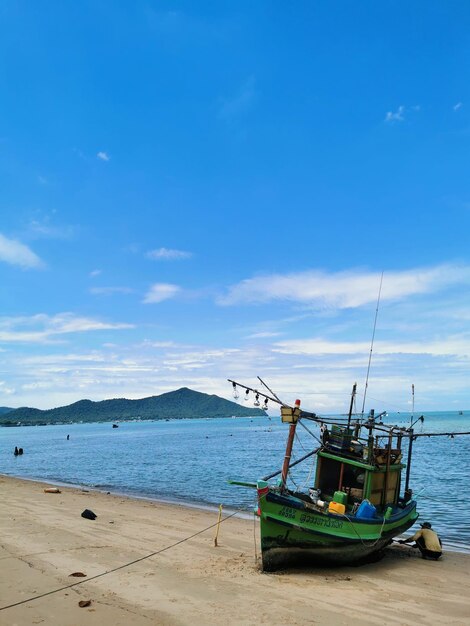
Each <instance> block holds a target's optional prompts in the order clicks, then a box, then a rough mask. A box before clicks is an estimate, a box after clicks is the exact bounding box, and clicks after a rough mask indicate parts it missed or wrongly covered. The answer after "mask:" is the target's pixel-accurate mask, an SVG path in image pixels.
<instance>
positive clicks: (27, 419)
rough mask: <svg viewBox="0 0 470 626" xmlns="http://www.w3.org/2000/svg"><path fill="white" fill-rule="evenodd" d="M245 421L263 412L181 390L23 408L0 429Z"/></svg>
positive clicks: (4, 418)
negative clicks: (163, 421)
mask: <svg viewBox="0 0 470 626" xmlns="http://www.w3.org/2000/svg"><path fill="white" fill-rule="evenodd" d="M232 415H236V416H237V417H248V416H254V415H266V412H265V411H263V410H262V409H257V408H247V407H244V406H240V405H239V404H237V403H236V402H231V401H230V400H225V399H224V398H219V396H215V395H208V394H206V393H200V392H199V391H193V390H192V389H188V388H187V387H182V388H181V389H178V390H177V391H170V392H168V393H163V394H162V395H160V396H151V397H150V398H142V399H141V400H126V399H125V398H118V399H114V400H102V401H101V402H92V401H91V400H79V401H78V402H74V403H73V404H69V405H68V406H62V407H58V408H57V409H48V410H45V411H43V410H41V409H33V408H28V407H22V408H20V409H8V412H5V413H3V414H2V413H0V426H17V425H21V426H34V425H38V424H41V425H43V424H70V423H73V422H116V421H119V420H133V419H142V420H158V419H172V418H177V419H188V418H201V417H231V416H232Z"/></svg>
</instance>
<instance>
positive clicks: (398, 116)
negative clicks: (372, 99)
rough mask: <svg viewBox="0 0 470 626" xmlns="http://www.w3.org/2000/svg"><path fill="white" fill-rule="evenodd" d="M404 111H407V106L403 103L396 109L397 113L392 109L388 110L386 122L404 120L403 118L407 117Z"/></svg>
mask: <svg viewBox="0 0 470 626" xmlns="http://www.w3.org/2000/svg"><path fill="white" fill-rule="evenodd" d="M404 113H405V107H404V106H403V105H400V106H399V107H398V109H397V110H396V111H395V113H393V112H392V111H388V113H387V115H386V116H385V121H386V122H403V120H404V119H405V118H404Z"/></svg>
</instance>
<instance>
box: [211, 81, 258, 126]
mask: <svg viewBox="0 0 470 626" xmlns="http://www.w3.org/2000/svg"><path fill="white" fill-rule="evenodd" d="M255 84H256V80H255V77H254V76H250V77H249V78H248V79H247V80H246V81H245V82H244V83H243V85H242V86H241V88H240V89H239V91H238V92H237V93H236V94H235V95H234V96H233V97H231V98H222V99H221V104H220V107H219V118H220V119H222V120H225V121H231V120H232V119H234V118H236V117H239V116H240V115H243V114H244V113H246V112H247V111H248V110H249V109H250V108H251V106H252V105H253V103H254V101H255V99H256V91H255Z"/></svg>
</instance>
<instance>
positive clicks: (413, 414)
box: [410, 384, 415, 427]
mask: <svg viewBox="0 0 470 626" xmlns="http://www.w3.org/2000/svg"><path fill="white" fill-rule="evenodd" d="M414 416H415V386H414V384H413V385H411V418H410V424H411V427H413V419H414Z"/></svg>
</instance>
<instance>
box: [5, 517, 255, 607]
mask: <svg viewBox="0 0 470 626" xmlns="http://www.w3.org/2000/svg"><path fill="white" fill-rule="evenodd" d="M244 510H246V509H245V507H242V508H240V509H237V510H236V511H234V512H233V513H230V515H227V516H226V517H224V518H223V519H221V520H220V522H219V521H217V522H215V523H214V524H211V525H210V526H207V527H206V528H203V529H202V530H198V531H197V532H196V533H193V534H192V535H189V537H185V538H184V539H180V540H179V541H175V543H172V544H170V545H169V546H165V547H164V548H160V550H155V551H154V552H151V553H150V554H146V555H145V556H141V557H140V558H138V559H134V560H133V561H129V562H128V563H124V564H123V565H118V567H113V569H110V570H107V571H106V572H101V574H96V575H95V576H90V577H89V578H86V579H84V580H79V581H78V582H76V583H72V584H70V585H65V586H64V587H59V588H58V589H53V590H52V591H46V592H45V593H41V594H39V595H37V596H32V597H31V598H27V599H26V600H20V602H14V603H13V604H7V605H5V606H0V611H5V610H6V609H11V608H13V607H14V606H20V605H21V604H26V603H27V602H32V601H33V600H39V598H45V597H46V596H51V595H52V594H54V593H59V591H65V590H66V589H72V587H78V585H83V584H84V583H87V582H90V581H91V580H96V579H97V578H101V577H102V576H107V575H108V574H112V573H113V572H117V571H118V570H121V569H124V568H125V567H129V566H130V565H134V564H135V563H140V562H141V561H145V559H149V558H150V557H152V556H156V555H157V554H161V553H162V552H166V551H167V550H170V549H171V548H175V547H176V546H179V545H180V544H181V543H184V542H185V541H189V540H190V539H193V538H194V537H197V536H198V535H202V533H205V532H207V531H208V530H210V529H211V528H214V527H215V526H217V524H219V523H222V522H225V521H226V520H228V519H230V518H231V517H233V516H234V515H236V514H237V513H240V512H241V511H244Z"/></svg>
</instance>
